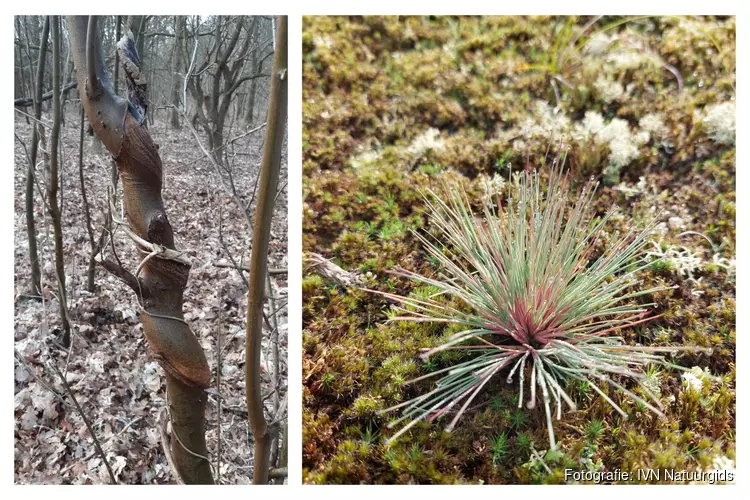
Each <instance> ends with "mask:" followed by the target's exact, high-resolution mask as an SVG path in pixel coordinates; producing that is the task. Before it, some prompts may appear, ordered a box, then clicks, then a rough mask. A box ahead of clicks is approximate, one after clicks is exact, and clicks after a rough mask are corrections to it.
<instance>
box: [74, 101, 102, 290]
mask: <svg viewBox="0 0 750 500" xmlns="http://www.w3.org/2000/svg"><path fill="white" fill-rule="evenodd" d="M85 121H86V113H85V112H84V110H83V106H81V135H80V139H79V141H78V178H79V180H80V181H81V196H82V197H83V213H84V215H85V216H86V232H87V233H88V235H89V245H90V246H91V254H90V255H89V267H88V269H87V270H86V290H88V291H89V292H92V293H93V292H94V290H95V289H96V284H95V283H94V276H95V273H96V259H95V257H96V254H98V253H99V250H100V248H99V246H97V244H96V242H95V240H94V229H93V228H92V227H91V211H90V209H89V199H88V196H87V195H86V183H85V182H84V177H83V124H84V122H85ZM100 240H101V238H100Z"/></svg>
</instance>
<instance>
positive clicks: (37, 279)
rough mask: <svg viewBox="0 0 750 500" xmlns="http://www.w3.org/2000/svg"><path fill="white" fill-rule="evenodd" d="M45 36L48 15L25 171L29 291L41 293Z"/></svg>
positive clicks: (46, 30) (44, 33) (45, 30)
mask: <svg viewBox="0 0 750 500" xmlns="http://www.w3.org/2000/svg"><path fill="white" fill-rule="evenodd" d="M47 38H49V17H47V18H45V20H44V27H43V28H42V38H41V40H40V41H39V62H38V63H37V68H36V81H35V82H34V118H35V119H36V121H35V122H34V128H33V129H32V132H31V153H30V155H29V156H30V158H31V160H30V162H29V168H28V170H27V171H26V233H27V234H28V237H29V261H30V263H31V293H32V294H34V295H38V294H40V293H41V290H42V288H41V276H42V273H41V271H40V270H39V252H38V250H37V245H36V226H35V225H34V176H35V175H36V173H35V171H36V157H37V151H39V132H40V130H39V128H40V127H41V125H40V124H39V119H40V118H41V117H42V86H43V85H44V65H45V62H46V60H47Z"/></svg>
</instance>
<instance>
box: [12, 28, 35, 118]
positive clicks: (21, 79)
mask: <svg viewBox="0 0 750 500" xmlns="http://www.w3.org/2000/svg"><path fill="white" fill-rule="evenodd" d="M16 33H17V37H18V41H17V42H16V54H17V57H18V66H17V67H16V68H17V69H16V95H15V98H16V101H18V99H19V98H21V97H23V96H25V95H30V94H31V92H28V88H27V86H26V76H25V75H24V73H25V71H24V67H23V52H22V51H21V18H20V17H19V16H16ZM19 87H20V89H19ZM27 92H28V93H27ZM24 118H25V119H26V124H27V125H28V124H29V117H28V116H26V115H24Z"/></svg>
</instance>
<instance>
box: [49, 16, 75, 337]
mask: <svg viewBox="0 0 750 500" xmlns="http://www.w3.org/2000/svg"><path fill="white" fill-rule="evenodd" d="M51 23H52V133H51V135H50V144H49V159H50V161H49V166H50V179H49V186H48V187H47V189H48V195H47V197H48V199H49V211H50V216H51V218H52V227H53V229H54V234H55V273H56V274H57V294H58V297H57V299H58V302H59V304H60V319H61V320H62V326H63V337H62V344H63V346H65V347H70V322H69V321H68V292H67V290H66V287H65V259H64V255H63V236H62V220H61V219H62V215H61V213H60V212H61V210H60V202H58V200H57V192H58V187H59V184H60V179H59V177H60V176H59V165H58V163H59V160H58V154H57V153H58V147H59V144H60V17H59V16H52V20H51Z"/></svg>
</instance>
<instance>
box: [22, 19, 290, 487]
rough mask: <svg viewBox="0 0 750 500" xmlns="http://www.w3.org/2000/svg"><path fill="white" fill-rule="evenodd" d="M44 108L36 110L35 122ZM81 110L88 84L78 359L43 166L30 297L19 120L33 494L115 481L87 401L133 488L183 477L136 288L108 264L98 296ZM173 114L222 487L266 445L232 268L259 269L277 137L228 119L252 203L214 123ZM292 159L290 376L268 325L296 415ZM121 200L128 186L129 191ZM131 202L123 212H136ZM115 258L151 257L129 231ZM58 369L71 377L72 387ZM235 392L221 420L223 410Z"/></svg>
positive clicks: (93, 172)
mask: <svg viewBox="0 0 750 500" xmlns="http://www.w3.org/2000/svg"><path fill="white" fill-rule="evenodd" d="M269 31H270V29H269ZM269 43H270V42H269ZM65 83H67V82H63V84H65ZM45 90H46V89H45ZM160 98H163V95H162V96H160ZM155 99H156V98H155ZM265 108H266V106H265V104H264V105H263V106H262V109H260V110H258V111H257V112H256V115H258V116H259V117H260V118H256V121H257V122H258V123H256V124H255V126H256V127H257V126H258V125H261V124H262V123H263V122H264V121H265V113H266V109H265ZM30 109H31V108H27V110H26V111H27V112H29V113H30V112H31V111H30ZM80 109H81V108H80V105H79V102H78V91H77V90H73V91H71V93H70V100H69V101H67V102H66V103H65V107H64V110H65V123H64V125H63V126H62V127H61V130H60V143H61V146H60V150H61V155H60V178H61V188H60V192H59V195H58V199H60V200H62V203H61V211H62V218H61V220H62V233H63V248H64V260H65V275H66V282H67V302H68V310H69V318H70V322H71V327H72V331H71V343H70V347H69V349H66V348H64V347H63V346H62V345H61V344H62V339H61V337H62V335H61V322H60V315H59V313H58V292H57V279H56V276H55V265H54V241H53V238H52V232H53V229H52V225H51V221H50V216H49V214H48V213H47V211H45V210H44V204H43V202H42V200H41V194H42V193H45V192H46V186H47V182H48V177H47V176H48V172H47V169H46V168H45V166H44V165H43V163H42V162H41V161H39V162H38V165H37V169H36V173H37V186H36V188H35V201H34V208H35V210H34V216H35V221H36V229H37V233H38V237H37V240H38V247H39V260H40V267H41V271H42V273H41V283H42V290H41V297H35V296H34V294H30V293H29V289H30V284H29V280H30V265H29V254H28V240H27V236H26V234H27V231H26V215H25V207H24V191H25V182H26V181H25V177H26V170H27V166H28V157H27V154H28V153H27V151H28V148H29V147H30V144H29V143H30V140H29V138H30V137H31V130H32V126H31V125H30V124H29V123H27V121H26V119H25V117H24V115H23V114H22V113H16V115H15V134H16V140H15V162H14V176H13V181H14V193H15V197H14V249H15V251H14V265H15V284H14V292H15V299H14V310H15V315H14V345H15V350H16V359H15V366H14V377H15V382H14V393H15V398H14V416H15V424H14V478H15V482H16V483H25V484H101V483H105V484H106V483H110V482H111V481H110V477H109V473H108V471H107V469H106V467H105V465H104V463H103V461H102V459H101V457H100V454H99V453H98V452H97V450H96V449H95V446H94V442H93V440H92V436H91V434H90V432H89V430H88V429H87V426H86V424H85V422H84V421H83V419H82V418H81V415H80V413H79V412H78V411H77V410H76V408H75V406H74V405H73V404H71V403H72V398H71V395H70V393H72V394H73V395H74V397H75V399H76V400H77V401H78V403H79V404H80V405H81V407H82V408H83V409H84V413H85V415H86V416H87V417H88V420H89V421H90V423H91V425H92V426H93V429H94V433H95V434H96V437H97V439H98V441H99V442H100V443H101V447H102V448H103V450H104V452H105V454H106V456H107V460H108V462H109V464H110V466H111V468H112V471H113V472H114V475H115V477H116V480H117V482H118V483H121V484H163V483H173V482H174V481H175V477H174V474H173V471H172V470H171V468H170V466H169V464H168V463H167V461H166V458H165V455H164V453H163V450H162V446H163V438H162V435H161V432H162V429H163V428H164V429H166V427H167V425H166V421H165V415H166V414H165V413H163V410H164V408H165V405H166V399H165V397H166V396H165V378H164V371H163V369H162V368H161V367H160V366H159V364H158V363H157V361H156V360H155V359H154V358H153V357H152V356H151V355H150V353H149V350H148V348H147V344H146V339H145V337H144V333H143V328H142V326H141V322H140V321H139V307H138V302H137V301H136V297H135V294H134V293H133V292H132V291H131V289H130V288H128V287H127V286H126V285H125V284H123V283H122V282H121V281H120V280H118V279H117V278H116V277H114V276H112V275H111V274H109V273H108V272H107V271H105V270H104V269H103V268H102V267H100V266H97V267H96V275H95V284H96V290H95V292H93V293H91V292H89V291H87V289H86V288H87V279H86V270H87V267H88V261H89V256H90V254H91V248H90V245H89V238H88V235H87V229H86V220H85V213H84V204H83V202H82V199H83V198H82V193H81V185H80V182H79V170H78V160H79V153H78V151H79V146H78V144H79V137H80V123H81V122H80V120H81V114H80V113H81V111H80ZM256 109H257V108H256ZM170 110H171V107H169V106H167V107H162V108H161V109H158V107H157V109H155V110H154V113H153V114H152V115H151V117H150V120H153V121H150V122H149V126H148V132H149V133H150V135H151V137H152V138H153V140H154V142H155V143H156V144H157V145H158V151H159V155H160V156H161V159H162V162H163V170H164V175H163V177H164V185H163V192H162V193H163V199H164V206H165V207H166V210H167V213H168V215H169V221H170V223H171V224H172V227H173V228H174V233H175V234H174V237H175V242H176V246H177V248H179V249H182V250H185V253H186V256H187V257H189V259H190V260H191V261H192V268H191V269H190V274H189V279H188V282H187V286H186V289H185V293H184V306H183V311H184V318H185V320H186V322H187V323H188V324H189V326H190V328H191V329H192V331H193V332H194V333H195V335H196V336H197V338H198V340H199V342H200V345H201V347H202V348H203V351H204V352H205V355H206V357H207V358H208V363H209V367H210V369H211V374H212V387H211V388H210V389H208V392H209V396H208V405H207V410H206V442H207V445H208V452H209V459H210V461H211V464H212V467H213V468H214V470H213V476H214V478H216V477H217V474H220V481H219V482H220V483H223V484H250V483H251V482H252V475H253V474H252V473H253V437H252V433H251V430H250V427H249V425H248V411H247V402H246V394H245V372H244V368H243V367H244V365H245V339H246V323H247V304H248V288H247V282H246V280H247V273H246V272H245V271H241V270H239V269H237V268H235V267H234V264H232V259H234V260H235V262H236V264H237V266H238V267H243V266H247V265H248V261H249V259H250V243H251V238H252V229H251V228H249V227H248V222H247V221H248V215H247V213H249V214H252V213H253V212H254V210H255V201H256V197H255V196H254V195H253V193H254V192H255V190H256V182H257V180H256V179H257V178H258V175H259V169H260V165H261V159H262V156H263V143H264V130H263V128H262V127H261V128H260V129H258V130H256V131H255V132H253V133H247V134H245V132H247V130H249V129H250V127H246V128H241V127H240V124H239V121H236V122H235V121H234V120H228V122H227V125H226V129H225V131H226V134H227V138H226V140H225V142H226V143H229V142H231V144H229V145H228V146H227V148H226V149H227V155H226V156H225V157H224V161H225V162H226V163H225V165H228V166H231V169H232V173H233V181H234V183H235V188H236V192H237V193H239V194H238V195H237V197H233V196H232V195H231V194H229V190H228V189H227V187H226V186H227V182H226V176H225V178H224V181H222V180H220V179H219V173H218V172H219V168H218V167H217V166H216V165H215V164H214V163H213V162H211V161H209V158H208V157H207V155H206V152H205V151H204V150H203V149H202V148H201V147H200V146H199V144H198V140H200V141H201V143H202V145H203V148H208V142H209V139H208V137H207V136H206V134H205V133H204V131H203V129H202V128H201V129H198V130H197V131H196V132H195V133H194V132H193V131H191V129H190V127H189V126H186V125H187V124H185V123H184V119H183V118H182V117H180V121H182V122H183V127H182V128H180V129H174V128H173V127H172V126H171V125H170ZM50 115H51V113H50V111H49V106H48V103H45V106H44V112H43V113H42V121H43V122H44V123H45V126H46V130H47V132H49V124H50V121H51V116H50ZM230 121H231V123H230ZM195 134H197V136H198V138H196V136H195ZM243 134H244V135H243ZM95 142H96V139H95V138H94V137H93V136H89V135H88V134H87V135H86V136H85V142H84V158H83V171H84V179H85V183H86V194H87V198H88V203H89V208H90V213H91V217H92V226H93V228H94V232H95V234H96V235H97V236H98V235H99V233H100V232H101V231H102V228H103V227H104V225H105V221H106V216H107V213H108V206H109V205H108V198H107V187H108V186H109V185H110V173H111V169H112V164H113V161H112V156H111V155H110V154H109V153H108V152H107V151H106V150H105V149H104V148H103V147H101V144H99V145H97V144H95ZM40 147H42V148H43V147H44V146H43V145H40ZM283 151H284V152H283V154H282V162H281V174H280V179H281V181H280V183H279V190H280V192H279V194H278V196H277V198H276V203H275V209H274V213H273V219H272V226H271V240H270V245H269V251H268V267H269V268H271V269H276V270H279V271H277V272H274V273H272V274H271V276H270V283H271V290H270V293H269V294H268V295H269V297H270V299H269V300H267V301H266V305H265V312H266V315H267V317H268V321H269V323H270V324H274V325H276V329H277V331H278V354H277V356H278V358H277V359H278V363H279V370H278V372H277V373H276V375H275V376H274V375H273V374H274V356H273V348H272V342H271V338H270V331H271V329H270V328H268V327H264V338H263V342H262V345H263V352H262V356H261V373H262V391H263V393H264V394H265V395H266V396H267V397H266V398H265V400H264V404H265V406H266V410H267V412H266V414H267V415H268V414H270V415H273V414H274V411H276V410H279V408H278V405H281V409H280V410H279V414H284V411H285V410H284V408H285V407H284V401H285V398H286V387H287V382H286V380H287V375H286V374H287V340H288V337H287V333H288V332H287V324H288V321H287V309H286V301H287V275H286V273H285V272H283V271H282V270H285V269H286V268H287V191H286V187H285V186H286V184H285V180H286V178H287V166H286V149H285V148H284V150H283ZM39 158H40V160H41V158H42V153H41V151H40V155H39ZM121 194H122V190H121V189H120V190H119V195H120V197H121ZM119 199H120V198H118V202H117V203H116V211H117V212H118V213H116V214H115V216H116V217H117V218H121V213H119V212H120V210H121V206H120V202H119ZM238 199H239V200H240V201H243V202H244V203H245V204H246V206H247V208H248V210H247V213H246V212H245V210H240V208H238V203H237V202H238ZM113 250H115V251H116V254H117V256H118V257H119V259H120V260H121V261H122V262H123V264H124V265H125V266H127V267H128V268H130V269H131V271H132V272H133V273H135V271H136V267H137V266H138V263H139V262H141V261H142V259H143V258H144V255H143V254H142V253H140V252H138V250H137V249H136V248H135V246H134V245H133V243H132V241H130V239H128V238H127V237H126V236H125V235H124V234H123V231H122V230H119V231H117V232H116V233H115V238H114V242H113V246H112V245H109V244H108V245H107V248H105V253H106V254H107V255H108V256H109V257H112V256H113ZM230 256H231V257H230ZM242 273H244V279H243V278H242ZM219 336H220V337H221V338H219ZM219 345H221V351H220V353H219V351H218V346H219ZM219 354H220V355H219ZM19 358H20V359H19ZM219 358H220V360H221V361H220V365H219V362H218V360H219ZM55 367H57V368H59V370H60V371H61V372H62V373H63V374H65V379H66V380H67V383H68V385H69V386H70V390H69V391H68V390H67V389H66V388H65V387H64V386H63V384H62V383H61V379H60V376H59V375H58V373H57V371H56V368H55ZM217 367H218V368H220V373H221V387H220V388H217V387H216V382H217V376H216V372H217ZM277 384H278V386H277ZM56 393H57V394H56ZM58 395H59V396H58ZM219 396H220V397H221V411H219V409H218V405H217V402H218V398H219ZM274 405H277V408H276V409H275V408H274ZM219 431H220V435H219ZM219 452H220V453H219ZM217 464H219V470H216V465H217Z"/></svg>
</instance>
